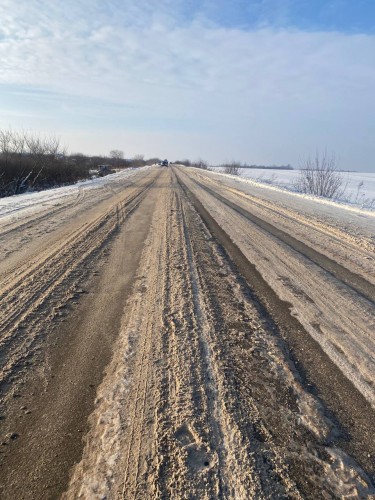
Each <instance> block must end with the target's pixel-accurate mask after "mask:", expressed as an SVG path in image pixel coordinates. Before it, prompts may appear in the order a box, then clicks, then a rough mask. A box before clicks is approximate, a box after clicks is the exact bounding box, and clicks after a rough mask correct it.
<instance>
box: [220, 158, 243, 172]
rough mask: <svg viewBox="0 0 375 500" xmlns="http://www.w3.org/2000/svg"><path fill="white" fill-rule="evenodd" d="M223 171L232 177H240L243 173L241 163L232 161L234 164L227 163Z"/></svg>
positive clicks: (223, 166)
mask: <svg viewBox="0 0 375 500" xmlns="http://www.w3.org/2000/svg"><path fill="white" fill-rule="evenodd" d="M222 168H223V171H224V173H226V174H230V175H240V173H241V170H242V169H241V163H239V162H236V161H232V163H226V164H225V165H222Z"/></svg>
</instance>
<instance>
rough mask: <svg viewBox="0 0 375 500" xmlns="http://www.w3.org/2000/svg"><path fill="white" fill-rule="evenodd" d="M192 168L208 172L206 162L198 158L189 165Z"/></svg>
mask: <svg viewBox="0 0 375 500" xmlns="http://www.w3.org/2000/svg"><path fill="white" fill-rule="evenodd" d="M191 166H192V167H195V168H201V169H203V170H208V167H209V165H208V162H206V161H205V160H202V158H199V159H198V160H196V161H195V162H193V163H192V164H191Z"/></svg>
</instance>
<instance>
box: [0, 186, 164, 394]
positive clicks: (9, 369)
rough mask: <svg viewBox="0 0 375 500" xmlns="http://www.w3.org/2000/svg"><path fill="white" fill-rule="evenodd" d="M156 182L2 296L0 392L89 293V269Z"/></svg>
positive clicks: (19, 274) (9, 281)
mask: <svg viewBox="0 0 375 500" xmlns="http://www.w3.org/2000/svg"><path fill="white" fill-rule="evenodd" d="M153 182H154V181H151V182H149V183H148V184H146V185H145V186H143V187H141V188H139V189H136V190H133V192H132V193H131V194H130V195H128V196H127V197H126V198H125V199H124V200H122V201H119V202H118V203H117V204H116V205H115V206H114V207H112V208H110V209H109V210H107V211H106V212H105V213H104V214H102V215H100V216H99V217H97V218H96V219H94V220H93V221H92V222H90V223H88V224H85V225H84V226H83V227H81V228H79V229H78V230H77V231H75V232H74V233H72V234H71V235H70V236H69V238H67V240H66V241H64V242H61V241H60V242H58V244H57V245H55V247H54V248H52V249H50V250H49V251H48V252H47V253H46V254H44V255H42V256H41V257H40V258H39V260H37V262H34V263H32V264H31V265H30V264H27V265H25V266H23V267H21V268H20V269H18V270H17V271H16V272H15V273H11V274H10V275H8V276H7V277H6V278H5V279H4V282H3V283H2V289H1V293H0V303H1V324H0V367H1V374H0V386H3V385H4V383H5V382H6V381H8V380H9V378H10V376H11V375H12V374H13V372H14V370H15V369H16V368H20V365H21V364H22V363H23V362H25V361H26V360H27V359H29V358H31V357H32V353H33V352H34V351H35V349H37V348H38V345H39V343H40V341H41V340H42V338H43V335H44V331H45V329H46V328H47V325H49V324H51V321H53V320H56V318H61V316H63V314H64V311H65V310H66V307H67V306H68V304H69V302H70V301H72V300H74V299H76V298H77V297H78V296H79V295H80V294H81V293H84V291H83V290H81V289H79V283H80V282H81V281H82V279H83V277H84V276H85V273H87V270H86V269H87V266H88V263H89V262H90V261H91V260H92V259H93V258H95V256H97V255H98V254H99V252H100V250H101V249H103V247H104V245H105V244H106V243H107V242H108V241H109V239H110V238H111V237H112V236H113V235H114V234H115V232H116V231H117V229H118V228H119V226H120V225H121V224H122V223H123V222H124V220H125V219H126V217H128V216H129V215H130V214H131V213H132V212H133V211H134V210H135V209H136V208H137V207H138V205H139V203H140V202H141V201H142V199H143V198H144V196H145V195H146V193H147V190H148V189H150V187H151V186H152V184H153Z"/></svg>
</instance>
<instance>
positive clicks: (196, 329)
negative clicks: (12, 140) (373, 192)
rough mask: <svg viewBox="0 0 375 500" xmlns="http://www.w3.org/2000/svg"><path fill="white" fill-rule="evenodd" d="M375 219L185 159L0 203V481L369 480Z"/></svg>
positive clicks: (284, 483) (74, 484)
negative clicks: (187, 162)
mask: <svg viewBox="0 0 375 500" xmlns="http://www.w3.org/2000/svg"><path fill="white" fill-rule="evenodd" d="M374 223H375V213H374V212H372V211H366V210H361V209H360V208H359V207H349V206H342V205H340V204H335V203H332V202H328V201H324V200H316V199H313V198H312V197H306V196H301V195H298V194H295V193H290V192H287V191H285V190H282V189H279V188H278V187H275V186H269V185H265V184H260V183H259V182H254V181H251V180H246V179H245V180H241V179H240V178H234V177H230V176H226V175H222V174H220V173H214V172H206V171H202V170H197V169H192V168H184V167H181V166H173V167H172V168H161V167H150V168H144V169H138V170H133V171H124V172H121V173H119V174H116V175H113V176H108V177H105V178H102V179H96V180H94V181H90V182H87V183H80V184H78V185H75V186H70V187H65V188H60V189H55V190H51V191H44V192H41V193H34V194H26V195H21V196H16V197H12V198H8V199H2V200H0V252H1V255H2V259H1V261H0V301H1V302H0V304H1V310H0V313H1V322H0V364H1V372H0V391H1V409H0V410H1V411H0V415H1V419H0V437H1V440H2V442H3V443H5V444H4V445H3V446H2V450H1V451H2V453H1V454H0V464H1V466H0V479H1V481H0V482H1V485H2V487H1V490H0V496H1V498H4V499H13V498H25V499H31V498H57V497H60V496H61V495H63V498H66V499H76V498H113V499H120V498H122V499H123V498H231V499H241V500H242V499H243V500H245V499H246V500H247V499H249V498H286V497H288V498H342V497H353V498H354V497H357V498H369V497H370V495H374V494H375V489H374V480H375V465H374V460H373V458H374V453H375V449H374V442H373V438H372V436H373V429H374V426H375V327H374V325H375V306H374V304H375V224H374ZM83 436H84V441H82V437H83Z"/></svg>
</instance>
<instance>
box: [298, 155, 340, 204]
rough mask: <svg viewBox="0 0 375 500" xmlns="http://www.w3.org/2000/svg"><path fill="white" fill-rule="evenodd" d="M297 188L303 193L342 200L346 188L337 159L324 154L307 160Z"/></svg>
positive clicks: (302, 168)
mask: <svg viewBox="0 0 375 500" xmlns="http://www.w3.org/2000/svg"><path fill="white" fill-rule="evenodd" d="M295 188H296V190H297V191H299V192H301V193H306V194H313V195H315V196H322V197H324V198H341V197H342V196H343V195H344V193H345V189H346V186H345V184H344V178H343V175H342V173H341V172H340V171H339V170H338V168H337V163H336V159H335V157H334V156H329V155H328V153H327V152H324V153H323V154H322V155H320V154H319V153H316V155H315V157H314V158H307V159H306V160H305V161H304V162H303V165H302V167H301V170H300V176H299V178H298V179H297V181H296V183H295Z"/></svg>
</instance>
